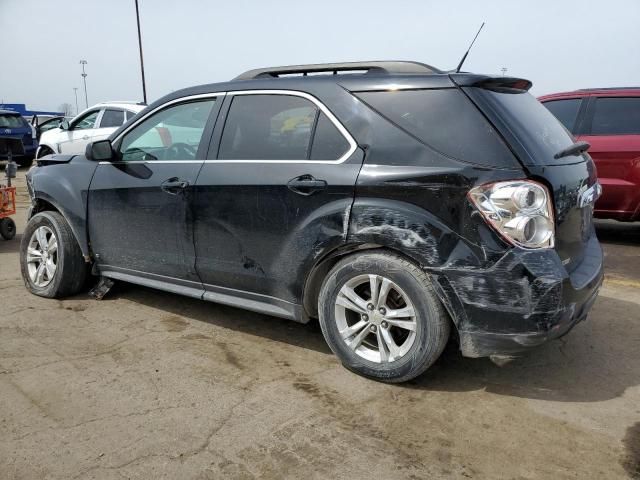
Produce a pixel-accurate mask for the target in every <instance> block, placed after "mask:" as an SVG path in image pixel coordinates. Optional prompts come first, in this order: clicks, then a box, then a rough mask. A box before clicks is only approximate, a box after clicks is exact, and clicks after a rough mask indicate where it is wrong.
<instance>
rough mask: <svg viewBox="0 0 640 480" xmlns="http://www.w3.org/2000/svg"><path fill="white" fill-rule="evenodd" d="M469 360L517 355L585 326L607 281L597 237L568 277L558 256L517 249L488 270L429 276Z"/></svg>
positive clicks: (589, 241)
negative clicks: (582, 325)
mask: <svg viewBox="0 0 640 480" xmlns="http://www.w3.org/2000/svg"><path fill="white" fill-rule="evenodd" d="M429 273H430V274H431V276H432V277H433V278H434V280H435V284H436V285H437V286H438V290H439V293H440V297H441V299H442V300H443V303H445V305H446V307H447V309H448V310H449V313H450V314H451V316H452V318H453V319H454V322H455V323H456V326H457V329H458V334H459V339H460V349H461V351H462V354H463V355H464V356H467V357H485V356H490V355H514V354H517V353H519V352H522V351H525V350H528V349H529V348H531V347H535V346H537V345H541V344H543V343H545V342H547V341H549V340H552V339H555V338H558V337H561V336H563V335H565V334H566V333H568V332H569V331H570V330H571V329H572V328H573V326H574V325H576V324H577V323H579V322H580V321H582V320H584V319H585V318H586V317H587V315H588V313H589V310H590V309H591V306H592V305H593V303H594V301H595V299H596V297H597V294H598V290H599V289H600V286H601V284H602V279H603V255H602V249H601V247H600V244H599V243H598V240H597V239H596V237H595V234H594V235H592V237H591V238H590V239H589V240H588V242H587V245H586V248H585V250H584V256H583V258H582V260H581V261H580V262H579V263H578V265H577V266H575V267H574V268H573V270H572V271H570V272H569V271H567V269H566V268H565V266H564V265H563V264H562V261H561V260H560V257H559V256H558V254H557V253H556V252H555V251H554V250H542V251H524V250H520V249H513V250H510V251H509V252H508V253H506V254H505V255H504V256H503V257H502V258H501V259H500V260H499V261H498V262H496V263H495V264H494V265H493V266H492V267H490V268H487V269H460V268H456V269H447V268H444V269H440V270H439V271H430V272H429Z"/></svg>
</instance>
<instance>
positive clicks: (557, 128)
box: [469, 88, 576, 164]
mask: <svg viewBox="0 0 640 480" xmlns="http://www.w3.org/2000/svg"><path fill="white" fill-rule="evenodd" d="M469 90H470V94H471V95H478V96H480V97H481V99H482V100H484V101H487V102H488V103H489V108H490V109H491V110H492V115H496V116H497V117H498V118H499V120H500V122H502V123H503V124H504V126H505V129H506V130H507V131H508V132H509V133H510V134H512V135H514V136H515V137H516V139H517V141H518V142H519V143H520V144H521V146H522V147H523V148H524V150H525V151H526V154H527V155H528V156H529V157H530V161H532V162H533V163H535V164H544V163H546V162H549V161H552V162H553V163H554V164H558V163H562V161H563V160H564V161H575V159H576V157H572V156H569V157H565V158H564V159H561V160H554V159H553V156H554V155H555V154H556V153H558V152H559V151H560V150H563V149H565V148H567V147H569V146H571V145H573V143H574V140H573V137H572V136H571V134H570V133H569V132H568V131H567V129H566V128H564V125H562V123H560V122H559V121H558V119H557V118H556V117H554V116H553V114H552V113H551V112H550V111H549V110H547V109H546V108H545V107H543V106H542V104H541V103H540V102H539V101H538V100H537V99H536V98H535V97H534V96H532V95H531V94H529V93H527V92H521V93H507V92H498V91H493V90H486V89H482V88H470V89H469ZM474 98H475V97H474Z"/></svg>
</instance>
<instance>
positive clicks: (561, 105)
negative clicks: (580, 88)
mask: <svg viewBox="0 0 640 480" xmlns="http://www.w3.org/2000/svg"><path fill="white" fill-rule="evenodd" d="M581 102H582V100H581V99H579V98H571V99H566V100H552V101H550V102H545V103H543V105H544V106H545V107H547V108H548V109H549V111H550V112H551V113H553V115H554V116H555V117H556V118H557V119H558V120H560V123H562V124H563V125H564V126H565V128H566V129H567V130H569V131H570V132H575V131H576V130H575V127H576V120H577V118H578V110H580V103H581Z"/></svg>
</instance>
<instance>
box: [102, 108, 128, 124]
mask: <svg viewBox="0 0 640 480" xmlns="http://www.w3.org/2000/svg"><path fill="white" fill-rule="evenodd" d="M123 123H124V111H123V110H115V109H111V108H107V109H106V110H105V111H104V113H103V114H102V119H101V120H100V128H110V127H111V128H112V127H119V126H120V125H122V124H123Z"/></svg>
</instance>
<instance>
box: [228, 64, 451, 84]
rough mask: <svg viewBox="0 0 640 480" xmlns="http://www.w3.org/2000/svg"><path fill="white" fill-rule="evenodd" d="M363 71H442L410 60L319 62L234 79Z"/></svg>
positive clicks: (397, 72)
mask: <svg viewBox="0 0 640 480" xmlns="http://www.w3.org/2000/svg"><path fill="white" fill-rule="evenodd" d="M338 72H362V73H365V74H366V73H372V74H385V75H392V74H397V75H403V74H412V73H413V74H423V75H425V74H430V73H441V71H440V70H438V69H437V68H435V67H432V66H431V65H427V64H425V63H420V62H408V61H374V62H345V63H317V64H310V65H289V66H285V67H269V68H256V69H254V70H249V71H247V72H244V73H242V74H240V75H238V76H237V77H236V78H234V80H253V79H256V78H278V77H280V76H283V75H296V74H298V75H302V76H307V75H308V74H309V73H333V75H337V74H338Z"/></svg>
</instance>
